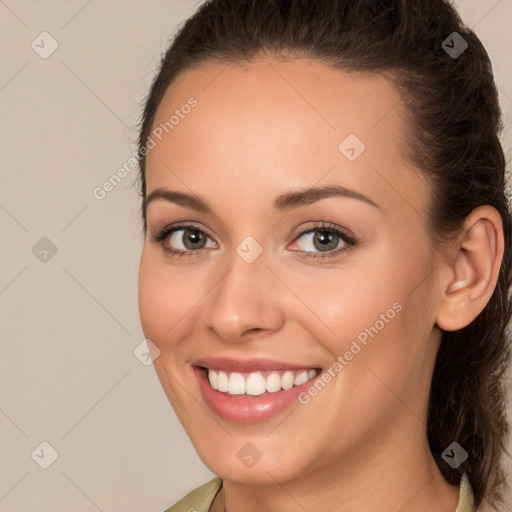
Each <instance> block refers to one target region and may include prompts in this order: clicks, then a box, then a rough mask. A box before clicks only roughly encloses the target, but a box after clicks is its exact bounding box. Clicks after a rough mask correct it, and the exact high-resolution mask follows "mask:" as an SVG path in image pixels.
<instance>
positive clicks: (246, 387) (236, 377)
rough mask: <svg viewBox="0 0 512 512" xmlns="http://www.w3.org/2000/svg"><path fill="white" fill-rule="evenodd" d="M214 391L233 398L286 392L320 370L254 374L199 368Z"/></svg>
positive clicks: (274, 371)
mask: <svg viewBox="0 0 512 512" xmlns="http://www.w3.org/2000/svg"><path fill="white" fill-rule="evenodd" d="M199 368H200V369H201V370H202V372H203V373H204V375H205V377H206V381H207V382H208V383H209V384H210V387H211V388H213V389H214V390H216V391H218V392H220V393H223V394H225V395H233V396H243V397H251V396H264V395H269V394H272V393H278V392H280V391H283V390H284V391H287V390H289V389H291V388H293V387H296V386H301V385H302V384H305V383H306V382H308V381H310V380H311V379H314V378H315V377H316V376H317V375H318V374H319V373H320V372H321V371H322V370H321V368H309V369H302V370H266V371H256V372H230V371H224V370H216V369H213V368H206V367H202V366H201V367H199Z"/></svg>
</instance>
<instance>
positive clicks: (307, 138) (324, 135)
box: [139, 59, 439, 483]
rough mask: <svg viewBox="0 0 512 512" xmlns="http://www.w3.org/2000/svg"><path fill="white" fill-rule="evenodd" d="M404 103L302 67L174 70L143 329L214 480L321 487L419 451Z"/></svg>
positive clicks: (416, 314)
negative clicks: (307, 481) (328, 477)
mask: <svg viewBox="0 0 512 512" xmlns="http://www.w3.org/2000/svg"><path fill="white" fill-rule="evenodd" d="M401 105H402V104H401V102H400V97H399V96H398V94H397V92H396V91H395V89H393V88H392V86H391V85H390V82H388V81H387V80H386V79H385V78H384V77H383V76H380V75H374V76H370V75H362V74H355V73H346V72H342V71H339V70H331V69H329V68H327V67H325V66H324V65H323V64H321V63H318V62H314V61H309V60H298V59H297V60H292V61H289V62H287V63H284V62H279V61H277V60H265V61H264V60H258V61H253V62H251V63H249V64H246V65H238V64H230V65H229V66H228V65H227V64H218V65H211V66H208V67H207V66H202V67H200V68H198V69H195V70H188V71H186V72H185V73H184V74H182V75H181V76H180V77H179V79H178V80H177V81H176V82H175V83H173V85H172V86H171V87H170V89H169V90H168V91H167V93H166V95H165V97H164V99H163V101H162V103H161V104H160V106H159V108H158V112H157V115H156V120H155V123H154V125H153V132H152V135H151V137H152V142H150V143H149V147H151V148H152V149H151V150H150V151H149V154H148V156H147V174H146V180H147V196H148V197H152V198H153V199H152V200H150V201H149V202H148V204H147V211H146V215H147V225H148V233H147V237H146V239H145V241H144V247H143V251H142V257H141V262H140V274H139V309H140V316H141V322H142V327H143V330H144V334H145V336H146V338H148V339H149V340H150V341H151V342H152V343H153V344H154V347H153V348H154V350H153V354H154V357H155V359H154V366H155V369H156V371H157V374H158V377H159V379H160V382H161V384H162V386H163V389H164V390H165V393H166V395H167V397H168V398H169V400H170V402H171V404H172V406H173V408H174V410H175V411H176V414H177V415H178V418H179V419H180V421H181V423H182V425H183V427H184V428H185V430H186V432H187V434H188V435H189V436H190V438H191V440H192V442H193V444H194V446H195V448H196V450H197V452H198V454H199V456H200V457H201V458H202V460H203V461H204V463H205V464H206V465H207V466H208V467H209V468H210V469H211V470H212V471H213V472H214V473H216V474H218V475H221V476H223V477H227V478H229V479H231V480H233V481H238V482H246V483H247V482H275V481H276V480H277V481H279V482H283V481H286V480H290V479H294V478H297V477H300V476H303V475H305V474H308V473H309V474H311V475H313V474H314V473H315V472H317V474H321V473H322V471H323V472H324V473H326V472H327V469H328V470H329V474H332V475H334V474H335V472H339V471H341V469H340V468H342V467H343V468H344V470H347V471H350V468H351V467H352V468H353V467H355V464H360V462H361V461H362V460H368V461H375V458H380V457H382V458H383V459H385V458H386V457H387V456H388V455H390V454H392V453H396V452H393V450H397V449H398V448H400V449H405V450H407V449H408V447H409V448H410V449H411V450H412V451H414V450H419V449H420V448H419V445H418V442H419V443H422V445H421V446H423V445H424V444H425V443H426V436H425V434H424V431H425V423H424V422H425V419H426V404H427V397H428V388H429V384H430V380H431V374H432V368H433V364H434V360H435V354H436V350H437V348H438V342H439V332H438V329H437V328H435V327H434V325H435V317H436V303H437V297H438V296H437V295H436V283H437V287H439V283H438V281H437V279H436V276H437V273H436V268H435V265H434V261H435V260H434V256H435V252H434V249H433V248H432V246H431V244H430V240H429V237H428V233H427V228H426V226H427V224H426V223H427V220H426V219H427V211H428V201H429V190H428V188H427V185H426V182H425V181H424V180H423V179H422V178H421V177H420V176H419V175H418V174H417V173H416V172H415V171H413V170H412V169H411V168H410V167H408V164H407V163H406V161H405V160H404V158H403V156H402V150H401V146H400V145H401V144H404V139H405V138H404V134H405V133H406V132H407V130H408V127H407V126H406V124H405V122H404V121H403V120H402V118H401V114H400V108H401ZM173 116H174V117H173ZM165 123H167V124H166V125H165ZM326 187H328V188H326ZM157 189H158V190H160V191H169V192H168V193H167V196H166V194H159V195H158V196H157V195H156V194H153V192H155V191H156V190H157ZM309 189H322V190H323V191H320V192H316V193H315V192H313V191H309V192H306V191H307V190H309ZM324 189H325V190H324ZM170 191H172V192H177V193H179V195H177V194H175V195H171V193H170ZM173 198H174V200H173ZM186 198H190V199H186ZM192 198H193V199H192ZM199 200H200V202H199ZM200 206H202V207H201V208H200ZM187 227H188V229H187ZM165 228H172V229H174V231H172V232H170V233H168V234H167V235H166V236H164V237H163V239H162V240H161V241H160V242H155V241H152V240H151V238H152V237H156V236H157V235H158V233H160V232H162V231H165ZM169 249H171V250H172V249H174V250H176V251H178V252H181V253H182V254H183V256H179V255H176V254H172V253H169V252H167V250H169ZM322 256H323V257H322ZM208 368H209V369H210V370H213V371H214V372H215V373H214V372H211V379H212V383H213V386H215V387H217V388H220V390H219V389H217V390H216V389H214V388H213V387H212V385H210V383H209V381H208V378H207V372H208V370H207V369H208ZM312 370H316V371H315V372H313V371H312ZM221 372H222V373H221ZM320 372H321V373H320ZM306 379H310V380H308V381H307V382H304V381H305V380H306ZM295 384H296V385H295ZM291 385H293V387H291V388H290V386H291ZM278 389H279V391H278ZM227 390H228V391H227ZM411 456H412V455H411ZM340 462H343V464H342V465H341V464H339V463H340ZM372 463H373V462H372ZM335 468H336V469H335ZM318 472H320V473H318ZM323 478H325V474H324V475H323Z"/></svg>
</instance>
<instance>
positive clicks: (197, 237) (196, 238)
mask: <svg viewBox="0 0 512 512" xmlns="http://www.w3.org/2000/svg"><path fill="white" fill-rule="evenodd" d="M187 232H188V233H190V236H189V237H188V239H189V240H191V243H192V245H193V244H197V243H200V242H201V241H202V239H203V236H202V234H201V232H200V231H197V230H191V229H189V230H187ZM186 240H187V238H185V241H186ZM185 245H187V244H185Z"/></svg>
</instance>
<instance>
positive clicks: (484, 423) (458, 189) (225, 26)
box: [139, 0, 512, 509]
mask: <svg viewBox="0 0 512 512" xmlns="http://www.w3.org/2000/svg"><path fill="white" fill-rule="evenodd" d="M453 32H457V33H458V34H459V35H460V36H461V37H462V38H463V39H464V40H465V41H466V42H467V45H468V47H467V49H466V50H465V51H464V52H463V53H462V54H461V55H459V56H453V55H449V54H448V51H447V50H445V47H446V46H445V45H443V41H445V40H448V41H449V46H453V45H454V44H455V43H454V40H453V39H451V40H450V39H448V38H449V36H450V35H452V34H453ZM459 41H460V40H459ZM262 53H267V54H269V55H273V56H276V57H279V56H281V57H283V56H284V57H291V58H293V57H305V58H311V59H316V60H319V61H322V62H324V63H326V64H328V65H329V66H332V67H335V68H337V69H342V70H350V71H363V72H374V73H384V74H386V76H388V77H389V78H390V79H391V80H392V83H393V84H394V85H395V87H396V88H397V90H398V91H399V92H400V95H401V97H402V99H403V104H404V105H405V107H406V108H405V112H406V115H407V120H408V124H409V126H410V129H411V132H410V133H408V134H404V137H407V146H406V151H407V155H406V156H407V158H408V160H409V161H410V163H411V164H412V165H413V166H414V167H416V168H417V169H419V170H420V171H421V172H422V173H423V175H424V176H426V178H427V179H428V181H429V183H430V184H431V189H432V198H431V208H430V211H429V230H430V233H431V237H432V240H433V242H435V243H437V244H441V243H442V242H444V241H448V240H450V238H451V237H453V236H456V235H458V234H459V233H460V229H461V227H462V223H463V221H464V220H465V218H466V216H467V215H468V214H469V213H470V212H471V211H472V210H473V209H474V208H476V207H477V206H480V205H491V206H493V207H494V208H496V209H497V210H498V212H499V213H500V215H501V218H502V220H503V227H504V238H505V251H504V258H503V262H502V265H501V269H500V272H499V278H498V282H497V285H496V287H495V289H494V292H493V295H492V297H491V299H490V300H489V302H488V303H487V305H486V307H485V308H484V310H483V311H482V312H481V313H480V314H479V315H478V316H477V318H476V319H475V320H474V321H473V322H472V323H471V324H470V325H468V326H467V327H465V328H463V329H461V330H459V331H454V332H448V331H441V332H442V340H441V346H440V349H439V351H438V354H437V360H436V364H435V368H434V374H433V379H432V384H431V391H430V398H429V409H428V418H427V433H428V440H429V444H430V449H431V451H432V454H433V456H434V458H435V460H436V462H437V464H438V466H439V468H440V470H441V472H442V474H443V475H444V477H445V479H446V480H447V481H448V482H450V483H452V484H458V483H459V481H460V478H461V476H462V474H463V472H466V473H467V475H468V478H469V481H470V484H471V486H472V489H473V492H474V495H475V501H476V506H478V505H479V504H480V503H481V502H482V501H483V499H484V497H485V498H487V500H488V501H489V503H490V504H491V505H492V506H494V508H496V509H497V507H498V505H499V504H500V503H503V491H504V486H505V472H504V468H503V454H504V453H508V452H507V451H506V446H505V442H506V436H507V434H508V432H509V425H508V422H507V417H506V401H507V400H506V388H505V378H506V371H507V368H508V365H509V362H510V336H509V333H507V330H506V329H507V323H508V321H509V319H510V316H511V314H512V300H511V298H510V296H509V291H510V286H511V282H512V271H511V264H512V261H511V257H512V256H511V231H512V219H511V213H510V210H509V205H508V203H507V198H506V195H505V165H506V162H505V156H504V153H503V149H502V147H501V144H500V140H499V135H500V133H501V131H502V129H503V124H502V114H501V111H500V107H499V101H498V93H497V88H496V85H495V83H494V77H493V73H492V67H491V62H490V59H489V56H488V54H487V52H486V50H485V49H484V47H483V45H482V43H481V42H480V40H479V39H478V37H477V36H476V35H475V33H474V32H473V31H472V30H470V29H469V28H467V27H465V26H464V24H463V23H462V21H461V19H460V17H459V16H458V14H457V12H456V10H455V9H454V8H453V6H452V5H451V4H450V3H449V2H448V1H447V0H425V1H421V2H419V1H418V0H379V1H376V0H321V1H320V0H210V1H206V2H204V4H202V5H201V6H200V7H199V9H198V10H197V12H196V13H195V14H194V15H193V16H192V17H191V18H190V19H188V20H187V21H186V23H184V25H183V26H182V27H181V28H180V30H179V32H178V33H177V35H176V36H175V38H174V41H173V42H172V44H171V46H170V47H169V49H168V51H167V52H166V53H165V55H164V56H163V57H162V62H161V65H160V69H159V72H158V74H157V76H156V78H155V79H154V81H153V84H152V86H151V89H150V92H149V96H148V98H147V100H146V103H145V107H144V111H143V115H142V119H141V129H140V137H139V163H140V176H139V178H140V181H141V196H142V208H141V210H142V217H143V220H144V232H146V230H147V224H146V215H145V206H146V205H145V199H146V182H145V155H146V154H147V149H146V150H145V146H146V143H147V140H148V137H149V136H150V131H151V129H152V124H153V122H154V119H155V113H156V110H157V108H158V106H159V104H160V102H161V100H162V97H163V95H164V93H165V91H166V90H167V88H168V87H169V85H170V84H171V83H172V82H173V81H174V80H175V79H176V77H177V76H178V74H180V73H181V72H183V71H186V70H187V69H190V68H193V67H198V66H200V65H201V64H203V63H206V62H208V61H209V62H212V61H217V62H224V63H228V62H244V61H245V62H247V61H249V60H250V59H251V58H254V57H256V56H257V55H258V54H262ZM453 441H457V442H458V443H459V444H460V445H461V446H462V447H463V448H464V449H465V450H466V451H467V452H468V453H469V457H468V458H467V460H466V461H465V462H464V463H463V464H462V465H460V466H459V467H458V468H456V469H452V468H451V467H450V466H449V465H448V464H447V463H446V462H445V461H444V460H443V459H442V457H441V454H442V452H443V451H444V450H445V449H446V448H447V447H448V446H449V445H450V444H451V443H452V442H453Z"/></svg>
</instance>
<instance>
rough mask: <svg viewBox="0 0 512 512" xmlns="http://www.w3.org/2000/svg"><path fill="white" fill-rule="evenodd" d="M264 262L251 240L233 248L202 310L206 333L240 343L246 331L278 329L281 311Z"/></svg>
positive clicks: (263, 254)
mask: <svg viewBox="0 0 512 512" xmlns="http://www.w3.org/2000/svg"><path fill="white" fill-rule="evenodd" d="M267 263H268V261H267V258H266V257H265V253H264V251H263V247H262V246H261V245H260V244H259V243H258V242H256V240H254V239H251V237H247V238H246V239H244V240H243V241H242V242H241V243H240V244H239V245H238V246H237V247H236V249H235V250H234V251H233V254H232V255H231V257H230V258H229V259H228V262H227V266H228V268H227V269H226V271H225V272H224V273H223V277H222V278H221V279H220V281H219V282H218V283H217V285H216V286H214V289H213V290H212V293H211V295H210V298H209V301H208V307H206V308H205V309H204V313H203V322H204V324H205V326H206V327H207V328H208V329H209V330H212V329H213V330H214V331H215V332H216V334H217V335H218V336H219V337H221V338H222V339H225V340H226V341H240V338H241V336H242V335H243V334H244V332H246V331H248V330H251V329H260V330H274V329H278V328H279V325H280V322H281V321H282V318H283V312H282V311H281V309H280V306H279V298H278V295H277V293H275V286H276V283H272V280H274V281H275V277H274V276H273V274H272V272H270V270H269V269H268V268H267Z"/></svg>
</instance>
